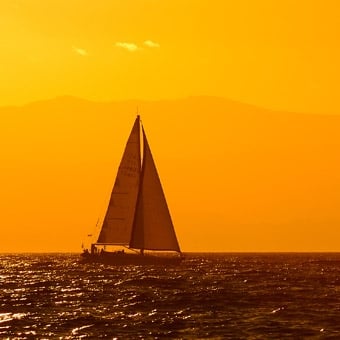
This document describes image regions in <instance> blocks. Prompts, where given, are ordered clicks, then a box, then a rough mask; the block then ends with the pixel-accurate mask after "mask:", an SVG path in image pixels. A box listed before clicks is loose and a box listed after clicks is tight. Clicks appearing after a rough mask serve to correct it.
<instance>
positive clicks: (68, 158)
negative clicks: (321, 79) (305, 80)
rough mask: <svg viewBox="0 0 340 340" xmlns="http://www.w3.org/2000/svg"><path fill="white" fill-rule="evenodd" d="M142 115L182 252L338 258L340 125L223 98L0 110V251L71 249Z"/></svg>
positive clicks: (90, 223)
mask: <svg viewBox="0 0 340 340" xmlns="http://www.w3.org/2000/svg"><path fill="white" fill-rule="evenodd" d="M137 107H138V111H139V113H140V114H141V117H142V121H143V123H144V127H145V129H146V132H147V134H148V138H149V142H150V145H151V148H152V151H153V154H154V157H155V159H156V162H157V166H158V169H159V172H160V176H161V179H162V182H163V186H164V189H165V192H166V196H167V198H168V203H169V206H170V210H171V212H172V216H173V219H174V222H175V225H176V230H177V233H178V237H179V240H180V243H181V246H182V248H183V249H184V250H187V251H190V250H192V251H202V250H206V251H212V250H219V251H311V250H316V251H326V250H328V251H329V250H333V251H335V250H337V251H340V245H339V239H340V228H339V226H340V209H339V206H340V134H339V131H340V115H339V116H337V115H326V114H325V115H321V114H301V113H289V112H279V111H270V110H265V109H262V108H259V107H255V106H251V105H245V104H242V103H238V102H234V101H230V100H227V99H222V98H216V97H204V96H201V97H189V98H184V99H179V100H161V101H139V100H130V101H122V102H105V103H104V102H101V103H98V102H92V101H87V100H83V99H79V98H75V97H70V96H64V97H58V98H55V99H51V100H46V101H40V102H35V103H31V104H28V105H25V106H22V107H2V108H0V118H1V120H2V122H1V127H0V143H1V152H0V156H1V160H2V161H1V167H2V169H1V173H2V176H1V179H0V185H1V187H2V190H1V194H0V195H1V196H0V201H1V202H3V213H2V215H3V216H2V223H3V224H4V225H5V226H6V228H5V229H6V230H5V231H4V235H3V236H2V238H1V240H0V250H1V249H3V251H12V250H13V251H16V248H18V249H22V250H27V251H29V250H39V249H40V250H41V251H44V250H47V251H50V250H55V251H57V250H63V251H70V250H76V249H77V247H78V246H79V244H80V243H81V239H82V238H83V236H84V235H86V234H87V233H89V232H91V231H92V229H93V227H94V226H95V224H96V221H97V218H98V216H101V215H102V214H103V211H104V210H105V206H106V203H107V199H108V195H109V193H110V190H111V185H112V183H113V180H114V176H115V173H116V169H117V166H118V164H119V160H120V157H121V154H122V152H123V148H124V145H125V142H126V139H127V136H128V134H129V131H130V128H131V126H132V123H133V121H134V118H135V114H136V112H137Z"/></svg>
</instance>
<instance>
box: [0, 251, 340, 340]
mask: <svg viewBox="0 0 340 340" xmlns="http://www.w3.org/2000/svg"><path fill="white" fill-rule="evenodd" d="M6 338H9V339H82V338H89V339H100V338H109V339H113V338H115V339H138V338H141V339H160V338H162V339H171V338H175V339H198V338H199V339H203V338H208V339H305V338H308V339H314V338H315V339H319V338H320V339H323V338H324V339H331V338H334V339H340V254H229V253H226V254H187V256H186V260H185V261H184V262H183V263H182V264H181V265H179V266H173V267H165V268H164V267H156V266H149V267H138V266H125V267H110V266H104V265H96V264H86V265H82V264H80V263H79V256H78V255H75V254H38V255H37V254H24V255H23V254H10V255H9V254H2V255H0V339H6Z"/></svg>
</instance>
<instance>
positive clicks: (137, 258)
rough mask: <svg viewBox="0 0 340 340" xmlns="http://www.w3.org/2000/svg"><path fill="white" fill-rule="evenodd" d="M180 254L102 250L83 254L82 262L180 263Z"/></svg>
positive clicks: (115, 264)
mask: <svg viewBox="0 0 340 340" xmlns="http://www.w3.org/2000/svg"><path fill="white" fill-rule="evenodd" d="M182 260H183V257H182V256H180V255H175V256H168V255H149V254H145V255H141V254H126V253H111V252H102V253H99V254H89V253H88V254H82V259H81V262H82V263H103V264H108V265H114V266H121V265H136V266H138V265H178V264H180V263H181V262H182Z"/></svg>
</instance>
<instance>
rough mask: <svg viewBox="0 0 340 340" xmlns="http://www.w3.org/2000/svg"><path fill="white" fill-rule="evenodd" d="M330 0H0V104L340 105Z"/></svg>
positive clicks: (332, 108) (338, 12)
mask: <svg viewBox="0 0 340 340" xmlns="http://www.w3.org/2000/svg"><path fill="white" fill-rule="evenodd" d="M339 34H340V4H339V2H338V1H336V0H333V1H332V0H325V1H319V0H317V1H315V0H299V1H296V0H285V1H277V0H240V1H225V0H209V1H206V0H200V1H197V0H171V1H168V0H124V1H122V0H120V1H118V0H100V1H93V0H49V1H45V0H2V1H1V3H0V77H1V82H0V93H1V96H0V105H8V104H22V103H26V102H30V101H33V100H39V99H44V98H51V97H55V96H58V95H64V94H70V95H76V96H80V97H83V98H91V99H96V100H115V99H128V98H139V99H161V98H178V97H183V96H187V95H203V94H206V95H214V96H223V97H226V98H231V99H236V100H239V101H241V102H246V103H254V104H258V105H261V106H264V107H269V108H279V109H284V110H293V111H305V112H332V113H338V112H340V100H339V98H338V88H339V84H338V80H339V79H340V66H339V65H340V63H339V60H340V45H339V43H338V42H339V41H340V37H339Z"/></svg>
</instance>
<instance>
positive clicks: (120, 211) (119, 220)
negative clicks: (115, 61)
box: [97, 116, 141, 245]
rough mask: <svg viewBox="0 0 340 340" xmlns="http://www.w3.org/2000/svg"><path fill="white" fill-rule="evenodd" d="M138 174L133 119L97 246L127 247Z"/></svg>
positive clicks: (137, 137)
mask: <svg viewBox="0 0 340 340" xmlns="http://www.w3.org/2000/svg"><path fill="white" fill-rule="evenodd" d="M140 173H141V155H140V122H139V116H137V118H136V120H135V123H134V125H133V127H132V130H131V133H130V136H129V139H128V141H127V144H126V147H125V150H124V154H123V157H122V160H121V162H120V166H119V169H118V173H117V177H116V181H115V184H114V187H113V190H112V193H111V197H110V201H109V206H108V209H107V212H106V215H105V218H104V222H103V226H102V229H101V232H100V234H99V237H98V241H97V242H98V243H110V244H125V245H128V244H129V243H130V238H131V231H132V225H133V218H134V215H135V208H136V201H137V195H138V189H139V180H140Z"/></svg>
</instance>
